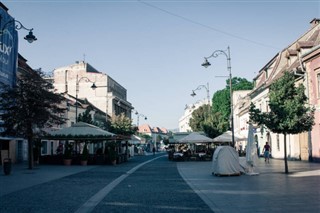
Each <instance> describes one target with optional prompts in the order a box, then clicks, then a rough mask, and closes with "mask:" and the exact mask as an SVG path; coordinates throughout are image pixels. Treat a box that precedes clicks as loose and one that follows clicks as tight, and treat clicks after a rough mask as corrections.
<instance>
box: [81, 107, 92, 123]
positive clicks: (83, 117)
mask: <svg viewBox="0 0 320 213" xmlns="http://www.w3.org/2000/svg"><path fill="white" fill-rule="evenodd" d="M90 112H91V109H90V107H88V108H87V109H86V111H84V112H83V113H81V114H79V115H78V122H80V121H82V122H85V123H88V124H92V125H95V122H94V121H93V120H92V115H91V114H90Z"/></svg>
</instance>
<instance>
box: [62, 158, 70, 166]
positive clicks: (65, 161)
mask: <svg viewBox="0 0 320 213" xmlns="http://www.w3.org/2000/svg"><path fill="white" fill-rule="evenodd" d="M71 163H72V159H63V164H64V165H66V166H70V165H71Z"/></svg>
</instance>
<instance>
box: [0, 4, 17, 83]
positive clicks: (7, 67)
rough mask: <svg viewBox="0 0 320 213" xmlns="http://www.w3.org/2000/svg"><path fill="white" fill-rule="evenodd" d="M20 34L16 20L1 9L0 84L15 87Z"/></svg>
mask: <svg viewBox="0 0 320 213" xmlns="http://www.w3.org/2000/svg"><path fill="white" fill-rule="evenodd" d="M17 60H18V32H17V30H16V29H15V20H14V18H12V17H11V16H10V15H9V14H8V13H7V11H5V10H4V9H3V8H1V7H0V82H2V83H4V84H6V85H9V86H11V87H13V86H14V85H15V83H16V71H17Z"/></svg>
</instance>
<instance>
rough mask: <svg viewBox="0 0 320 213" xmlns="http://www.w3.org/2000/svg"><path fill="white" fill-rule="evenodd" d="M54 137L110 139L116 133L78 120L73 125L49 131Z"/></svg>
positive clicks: (61, 138)
mask: <svg viewBox="0 0 320 213" xmlns="http://www.w3.org/2000/svg"><path fill="white" fill-rule="evenodd" d="M49 135H50V136H51V137H52V138H56V139H60V140H65V139H71V140H77V139H78V140H80V139H82V140H85V139H92V140H93V139H95V140H97V139H100V140H101V139H110V138H112V137H115V136H116V135H115V134H113V133H111V132H108V131H105V130H103V129H100V128H99V127H97V126H94V125H91V124H88V123H85V122H78V123H75V124H73V125H72V126H71V127H66V128H63V129H60V130H57V131H52V132H50V133H49Z"/></svg>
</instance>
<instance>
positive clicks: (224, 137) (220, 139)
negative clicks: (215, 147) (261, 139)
mask: <svg viewBox="0 0 320 213" xmlns="http://www.w3.org/2000/svg"><path fill="white" fill-rule="evenodd" d="M234 140H235V141H241V140H245V139H244V138H239V137H237V136H236V135H234ZM213 142H232V132H231V131H226V132H225V133H223V134H222V135H219V136H218V137H216V138H214V139H213Z"/></svg>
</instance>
